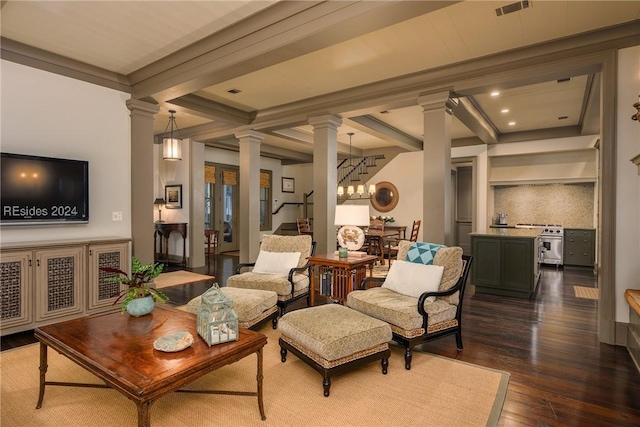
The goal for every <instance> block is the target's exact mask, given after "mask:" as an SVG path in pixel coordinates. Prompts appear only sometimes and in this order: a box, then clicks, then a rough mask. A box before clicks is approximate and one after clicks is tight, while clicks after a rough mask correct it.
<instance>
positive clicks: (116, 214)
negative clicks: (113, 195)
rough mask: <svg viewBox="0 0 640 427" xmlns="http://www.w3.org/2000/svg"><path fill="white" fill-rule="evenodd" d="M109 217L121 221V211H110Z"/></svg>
mask: <svg viewBox="0 0 640 427" xmlns="http://www.w3.org/2000/svg"><path fill="white" fill-rule="evenodd" d="M111 219H112V220H113V221H122V212H120V211H118V212H111Z"/></svg>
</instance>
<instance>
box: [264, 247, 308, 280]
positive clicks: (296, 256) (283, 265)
mask: <svg viewBox="0 0 640 427" xmlns="http://www.w3.org/2000/svg"><path fill="white" fill-rule="evenodd" d="M298 261H300V252H268V251H260V253H259V254H258V259H257V260H256V265H255V266H254V267H253V272H254V273H261V274H283V275H285V276H286V275H288V274H289V270H291V269H292V268H295V267H297V266H298Z"/></svg>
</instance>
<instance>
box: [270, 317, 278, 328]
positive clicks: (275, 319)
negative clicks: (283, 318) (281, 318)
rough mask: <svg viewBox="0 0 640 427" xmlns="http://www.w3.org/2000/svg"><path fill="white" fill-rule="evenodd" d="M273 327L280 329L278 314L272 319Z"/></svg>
mask: <svg viewBox="0 0 640 427" xmlns="http://www.w3.org/2000/svg"><path fill="white" fill-rule="evenodd" d="M271 327H272V328H273V329H278V316H273V319H271Z"/></svg>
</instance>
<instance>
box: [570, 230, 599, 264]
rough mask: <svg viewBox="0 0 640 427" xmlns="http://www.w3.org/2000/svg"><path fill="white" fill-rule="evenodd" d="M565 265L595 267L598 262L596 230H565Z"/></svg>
mask: <svg viewBox="0 0 640 427" xmlns="http://www.w3.org/2000/svg"><path fill="white" fill-rule="evenodd" d="M562 252H563V253H562V256H563V263H564V265H577V266H584V267H593V266H594V264H595V262H596V230H595V229H594V228H565V229H564V248H563V251H562Z"/></svg>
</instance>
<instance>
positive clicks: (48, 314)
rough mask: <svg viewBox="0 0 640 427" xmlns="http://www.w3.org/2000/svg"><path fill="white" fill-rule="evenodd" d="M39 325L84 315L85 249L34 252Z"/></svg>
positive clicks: (72, 248)
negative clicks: (52, 320) (42, 322)
mask: <svg viewBox="0 0 640 427" xmlns="http://www.w3.org/2000/svg"><path fill="white" fill-rule="evenodd" d="M35 264H36V265H35V280H36V283H35V293H36V305H35V307H36V318H35V320H36V322H41V321H48V320H50V319H58V318H63V317H66V316H72V315H75V317H77V315H78V314H83V308H84V285H85V283H86V280H87V278H86V272H85V247H84V246H70V247H67V248H59V249H45V250H39V251H36V252H35Z"/></svg>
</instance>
